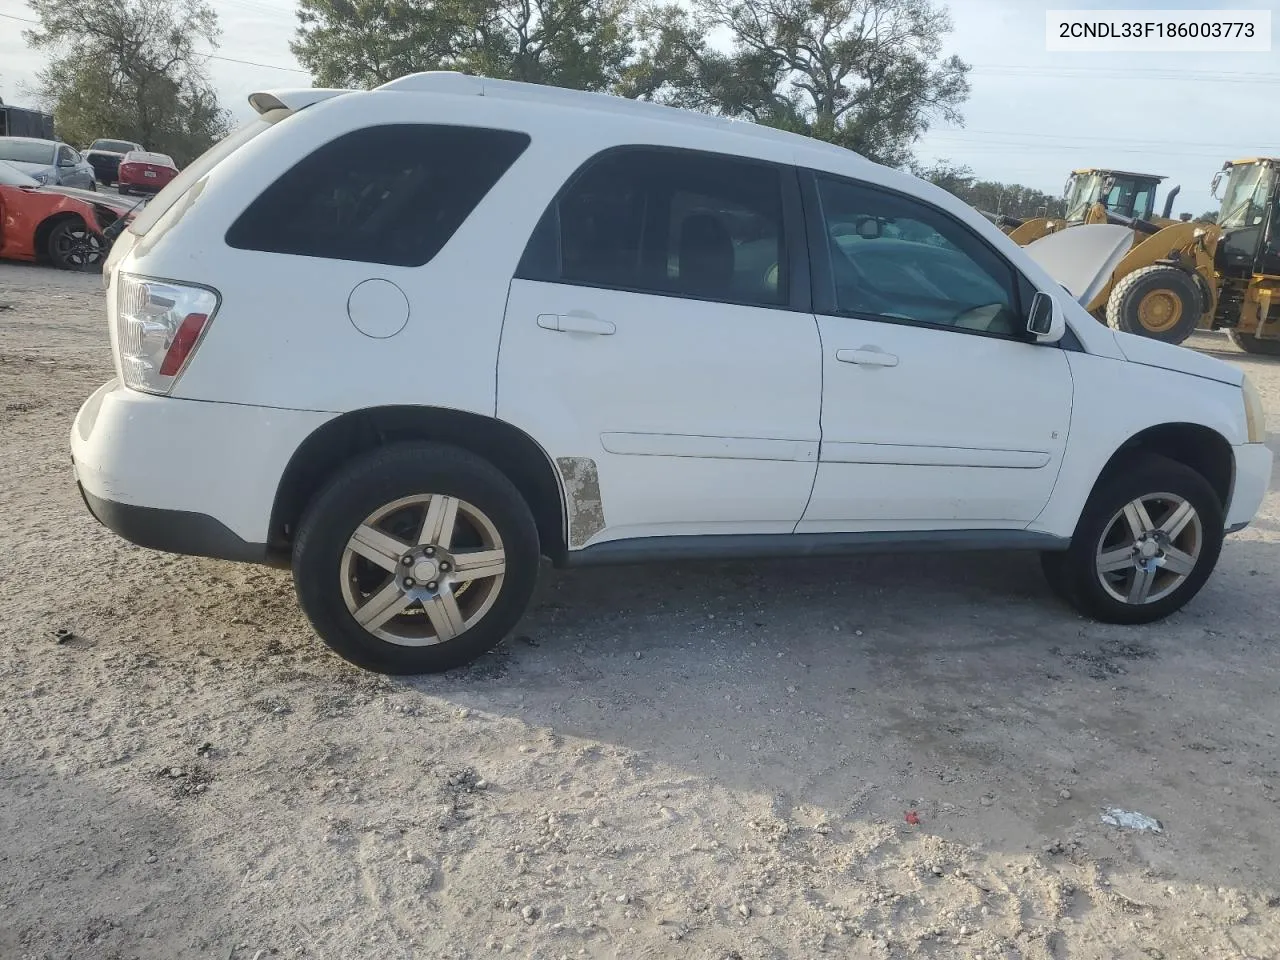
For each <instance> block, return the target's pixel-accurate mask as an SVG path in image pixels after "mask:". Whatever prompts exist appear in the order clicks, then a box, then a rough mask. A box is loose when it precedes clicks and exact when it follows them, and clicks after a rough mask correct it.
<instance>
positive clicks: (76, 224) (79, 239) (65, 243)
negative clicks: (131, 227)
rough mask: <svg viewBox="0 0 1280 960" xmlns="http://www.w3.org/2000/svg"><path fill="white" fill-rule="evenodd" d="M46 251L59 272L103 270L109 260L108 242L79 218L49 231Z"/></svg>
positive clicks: (62, 222) (69, 219) (60, 223)
mask: <svg viewBox="0 0 1280 960" xmlns="http://www.w3.org/2000/svg"><path fill="white" fill-rule="evenodd" d="M45 249H46V251H47V252H48V254H49V260H50V262H52V263H53V265H54V266H55V267H57V268H58V269H59V270H101V269H102V262H103V261H104V260H105V259H106V258H107V244H106V242H105V241H104V240H103V239H102V238H101V237H99V236H98V235H97V234H95V233H93V232H92V231H90V230H89V228H88V227H86V226H85V224H84V221H83V220H81V219H80V218H79V217H68V218H66V219H64V220H61V221H59V222H58V223H57V224H55V225H54V228H53V229H52V230H50V231H49V239H48V243H47V245H46V248H45Z"/></svg>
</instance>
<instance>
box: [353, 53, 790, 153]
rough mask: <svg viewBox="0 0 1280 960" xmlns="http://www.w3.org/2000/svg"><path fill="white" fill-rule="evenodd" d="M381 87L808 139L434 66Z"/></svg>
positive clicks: (705, 116) (606, 96) (727, 119)
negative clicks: (434, 67)
mask: <svg viewBox="0 0 1280 960" xmlns="http://www.w3.org/2000/svg"><path fill="white" fill-rule="evenodd" d="M375 89H378V90H395V91H401V92H409V93H449V94H455V95H459V96H473V97H494V98H498V99H502V100H529V101H533V102H537V103H546V104H560V105H562V106H566V107H577V108H580V109H584V110H601V111H604V112H607V113H614V114H638V115H645V116H649V117H652V118H653V119H655V120H661V121H664V122H667V123H680V124H690V125H698V126H715V127H718V128H720V129H722V130H724V129H728V130H732V131H733V132H735V133H741V134H746V135H748V136H758V137H763V138H766V139H770V140H785V141H788V142H795V140H796V139H801V140H806V141H807V142H811V141H808V138H805V137H801V136H800V135H799V134H795V133H789V132H787V131H785V130H776V129H774V128H773V127H766V126H762V125H760V124H758V123H753V122H752V121H750V120H736V119H733V118H731V117H718V116H715V115H713V114H709V113H699V112H697V111H695V110H685V109H682V108H680V107H667V106H663V105H662V104H659V103H652V102H650V101H648V100H629V99H627V98H626V97H617V96H614V95H613V94H609V93H589V92H587V91H585V90H569V89H566V88H564V87H550V86H545V85H543V84H538V83H522V82H520V81H518V80H495V79H493V78H491V77H475V76H471V75H469V74H464V73H454V72H452V71H448V70H431V71H427V72H424V73H411V74H408V75H406V76H403V77H399V78H397V79H395V80H391V81H388V82H387V83H384V84H382V86H380V87H377V88H375Z"/></svg>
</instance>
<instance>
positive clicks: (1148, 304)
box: [1107, 263, 1204, 343]
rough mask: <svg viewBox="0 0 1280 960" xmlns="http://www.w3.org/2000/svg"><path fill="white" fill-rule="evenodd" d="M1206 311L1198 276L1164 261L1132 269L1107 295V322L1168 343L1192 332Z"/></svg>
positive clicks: (1127, 330)
mask: <svg viewBox="0 0 1280 960" xmlns="http://www.w3.org/2000/svg"><path fill="white" fill-rule="evenodd" d="M1203 312H1204V307H1203V304H1202V300H1201V296H1200V289H1199V287H1198V286H1197V285H1196V278H1195V277H1194V276H1192V275H1191V274H1190V273H1188V272H1187V271H1185V270H1181V269H1179V268H1178V267H1171V266H1167V265H1165V264H1162V263H1153V264H1151V265H1150V266H1147V267H1142V268H1141V269H1138V270H1135V271H1133V273H1131V274H1129V275H1128V276H1127V277H1124V278H1122V279H1121V280H1120V282H1119V283H1117V284H1116V285H1115V287H1114V288H1112V290H1111V296H1110V297H1108V298H1107V324H1108V326H1110V327H1112V328H1113V329H1116V330H1123V331H1124V332H1125V333H1136V334H1138V335H1139V336H1142V337H1150V338H1151V339H1152V340H1163V341H1164V342H1165V343H1181V342H1182V341H1183V340H1185V339H1187V337H1189V336H1191V333H1192V331H1193V330H1195V328H1196V326H1197V325H1198V324H1199V322H1200V314H1201V313H1203Z"/></svg>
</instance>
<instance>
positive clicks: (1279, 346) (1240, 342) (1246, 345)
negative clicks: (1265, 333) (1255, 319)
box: [1227, 330, 1280, 357]
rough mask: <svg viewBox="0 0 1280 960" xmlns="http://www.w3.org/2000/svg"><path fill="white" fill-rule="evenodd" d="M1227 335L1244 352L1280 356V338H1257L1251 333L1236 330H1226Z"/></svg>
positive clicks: (1261, 355)
mask: <svg viewBox="0 0 1280 960" xmlns="http://www.w3.org/2000/svg"><path fill="white" fill-rule="evenodd" d="M1227 336H1228V337H1230V338H1231V342H1232V343H1234V344H1235V345H1236V346H1237V347H1239V348H1240V349H1241V350H1243V351H1244V352H1245V353H1252V354H1256V355H1258V356H1260V357H1280V340H1259V339H1258V338H1257V337H1256V336H1254V335H1253V334H1252V333H1240V332H1239V331H1237V330H1228V331H1227Z"/></svg>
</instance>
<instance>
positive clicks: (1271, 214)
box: [1073, 157, 1280, 356]
mask: <svg viewBox="0 0 1280 960" xmlns="http://www.w3.org/2000/svg"><path fill="white" fill-rule="evenodd" d="M1278 174H1280V160H1278V159H1271V158H1256V157H1255V158H1250V159H1245V160H1235V161H1230V162H1228V163H1225V164H1223V167H1222V169H1221V170H1220V171H1219V172H1218V174H1217V176H1215V177H1214V181H1213V195H1214V196H1215V197H1216V196H1218V190H1219V188H1220V187H1222V186H1223V183H1224V182H1225V192H1224V193H1223V195H1222V209H1221V211H1220V212H1219V214H1218V220H1217V222H1216V223H1197V222H1193V221H1192V222H1184V221H1178V220H1168V219H1167V218H1162V220H1157V221H1152V220H1146V219H1143V218H1139V217H1133V216H1126V215H1123V214H1119V213H1114V212H1108V214H1107V222H1108V223H1111V224H1119V225H1122V226H1124V227H1127V228H1128V229H1129V231H1131V234H1132V242H1131V243H1130V244H1128V245H1122V246H1121V247H1120V249H1119V252H1118V254H1117V255H1116V256H1115V258H1114V265H1113V266H1111V267H1110V270H1109V276H1108V277H1107V278H1106V279H1105V281H1104V282H1101V283H1096V284H1094V285H1093V286H1091V287H1090V291H1086V294H1085V295H1086V296H1087V297H1088V299H1087V302H1085V303H1084V306H1085V309H1086V310H1088V311H1089V312H1090V313H1092V314H1093V315H1094V316H1095V317H1097V318H1098V319H1099V320H1100V321H1102V322H1104V323H1107V324H1108V325H1109V326H1111V327H1113V328H1115V329H1117V330H1123V331H1125V332H1127V333H1136V334H1141V335H1142V336H1146V337H1151V338H1153V339H1156V340H1164V341H1166V342H1168V343H1181V342H1182V341H1183V340H1185V339H1186V338H1187V337H1188V336H1190V335H1191V332H1192V331H1193V330H1196V329H1201V330H1219V329H1225V330H1226V331H1227V333H1228V335H1229V336H1230V337H1231V339H1232V341H1234V342H1235V343H1236V344H1237V345H1238V346H1239V347H1240V348H1241V349H1243V350H1245V351H1247V352H1249V353H1257V354H1265V355H1269V356H1280V187H1278V181H1280V176H1278ZM1168 208H1169V205H1168V203H1166V212H1167V210H1168ZM1073 236H1076V235H1075V234H1074V233H1073ZM1083 239H1084V237H1083V236H1077V240H1083ZM1100 242H1114V241H1113V240H1112V241H1101V240H1100Z"/></svg>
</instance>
